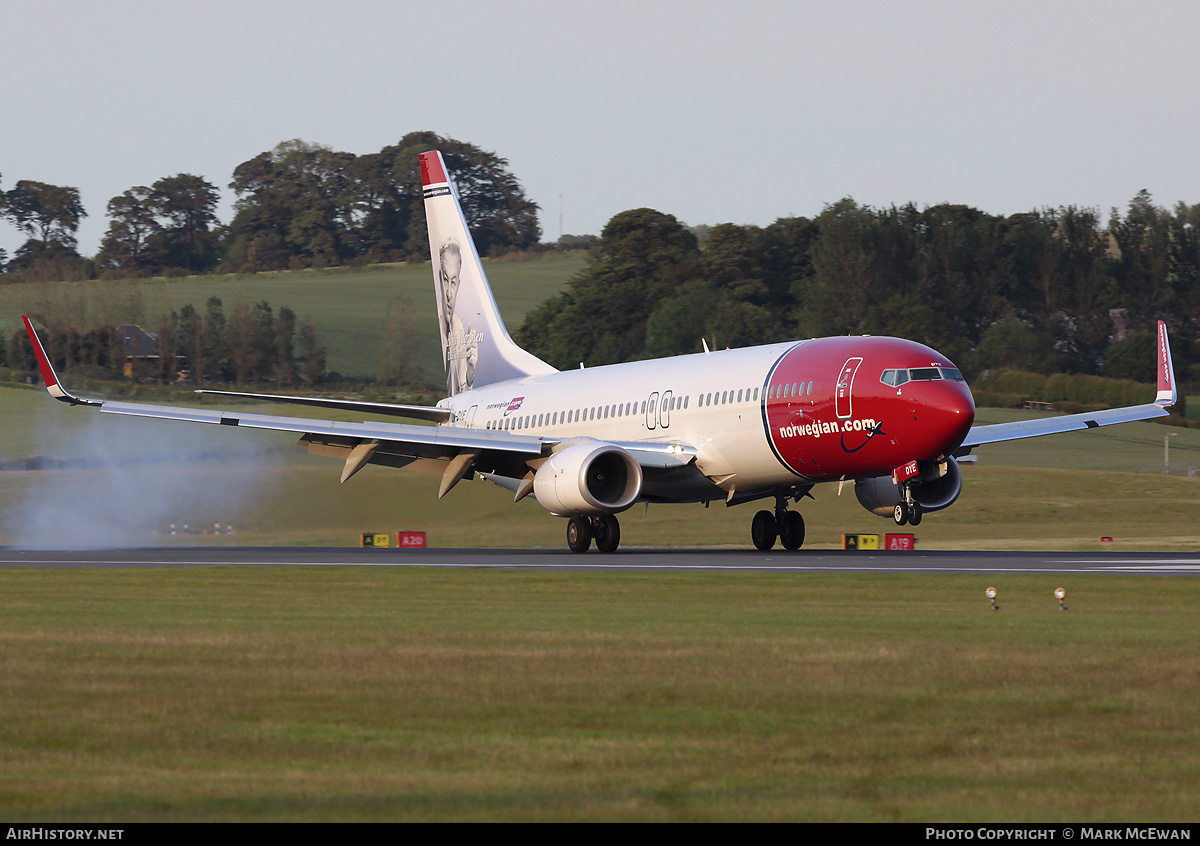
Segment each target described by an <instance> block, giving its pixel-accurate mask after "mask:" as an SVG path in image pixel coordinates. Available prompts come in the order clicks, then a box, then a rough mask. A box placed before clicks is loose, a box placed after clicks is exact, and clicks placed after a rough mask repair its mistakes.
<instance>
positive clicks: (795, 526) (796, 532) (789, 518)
mask: <svg viewBox="0 0 1200 846" xmlns="http://www.w3.org/2000/svg"><path fill="white" fill-rule="evenodd" d="M779 542H780V543H782V544H783V548H784V549H799V548H800V547H801V546H802V545H803V544H804V518H803V517H801V516H800V512H799V511H785V512H784V513H783V525H781V526H780V527H779Z"/></svg>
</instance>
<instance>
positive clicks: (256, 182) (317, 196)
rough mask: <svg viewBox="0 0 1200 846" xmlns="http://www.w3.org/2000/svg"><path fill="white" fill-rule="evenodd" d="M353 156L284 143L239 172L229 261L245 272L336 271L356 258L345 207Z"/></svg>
mask: <svg viewBox="0 0 1200 846" xmlns="http://www.w3.org/2000/svg"><path fill="white" fill-rule="evenodd" d="M353 159H354V156H353V154H350V153H338V152H335V151H334V150H332V149H331V148H329V147H325V146H322V145H320V144H310V143H308V142H306V141H301V140H300V139H293V140H291V141H284V142H283V143H281V144H279V145H277V146H276V147H275V149H273V150H271V151H269V152H266V153H260V154H259V155H257V156H255V157H254V158H253V159H250V160H249V161H246V162H243V163H242V164H240V165H238V166H237V168H235V169H234V172H233V181H232V182H231V183H229V187H230V188H232V189H234V191H235V192H236V193H237V195H238V200H237V202H236V203H235V205H234V209H235V216H234V220H233V223H231V224H230V231H229V247H228V251H227V257H226V258H227V261H228V262H229V263H230V264H231V266H232V267H233V268H234V269H239V270H279V269H284V268H303V267H330V266H334V265H338V264H341V263H342V262H343V261H344V260H346V259H348V258H350V257H351V253H350V250H349V248H348V245H347V243H346V239H345V237H344V236H345V230H346V226H345V224H346V219H347V212H346V210H345V209H344V208H343V205H342V204H343V203H344V201H345V198H346V196H347V192H346V190H345V178H344V177H345V171H346V169H347V167H348V166H349V164H350V163H351V162H352V161H353Z"/></svg>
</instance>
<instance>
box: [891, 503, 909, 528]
mask: <svg viewBox="0 0 1200 846" xmlns="http://www.w3.org/2000/svg"><path fill="white" fill-rule="evenodd" d="M892 519H893V520H895V521H896V525H897V526H903V525H904V524H905V523H907V522H908V506H907V505H905V504H904V503H903V502H900V503H897V504H896V510H895V511H894V512H893V513H892Z"/></svg>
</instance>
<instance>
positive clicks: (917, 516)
mask: <svg viewBox="0 0 1200 846" xmlns="http://www.w3.org/2000/svg"><path fill="white" fill-rule="evenodd" d="M908 524H909V525H910V526H919V525H921V504H920V503H917V502H914V503H913V504H912V507H911V508H910V509H909V511H908Z"/></svg>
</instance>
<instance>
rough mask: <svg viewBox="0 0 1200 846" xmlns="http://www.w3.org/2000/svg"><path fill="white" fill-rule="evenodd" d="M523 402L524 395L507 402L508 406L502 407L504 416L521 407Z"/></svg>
mask: <svg viewBox="0 0 1200 846" xmlns="http://www.w3.org/2000/svg"><path fill="white" fill-rule="evenodd" d="M523 402H525V397H514V398H513V401H512V402H510V403H509V404H508V408H506V409H504V416H505V417H507V416H508V415H510V414H512V413H513V412H514V411H516V410H517V409H518V408H520V407H521V403H523Z"/></svg>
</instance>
